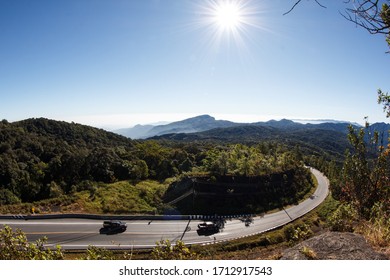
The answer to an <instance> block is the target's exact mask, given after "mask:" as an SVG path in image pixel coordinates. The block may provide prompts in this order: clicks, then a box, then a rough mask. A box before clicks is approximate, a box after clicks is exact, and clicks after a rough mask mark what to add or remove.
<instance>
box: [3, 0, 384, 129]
mask: <svg viewBox="0 0 390 280" xmlns="http://www.w3.org/2000/svg"><path fill="white" fill-rule="evenodd" d="M237 1H238V0H237ZM237 1H235V0H226V1H218V0H213V1H212V0H205V1H202V0H196V1H195V0H126V1H125V0H115V1H108V0H105V1H102V0H74V1H72V0H57V1H51V0H47V1H43V0H36V1H30V0H25V1H22V0H0V38H1V43H0V100H1V102H0V118H1V119H7V120H9V121H17V120H21V119H25V118H30V117H46V118H51V119H58V120H66V121H75V122H79V123H84V124H89V125H94V126H98V127H106V128H119V127H129V126H132V125H135V124H137V123H156V122H159V121H173V120H180V119H184V118H186V117H192V116H196V115H200V114H210V115H213V116H215V117H216V118H218V119H228V120H233V121H243V122H245V121H260V120H268V119H272V118H274V119H279V118H291V119H338V120H348V121H354V122H359V123H362V122H363V118H364V117H365V116H368V117H369V120H370V121H371V122H377V121H388V120H387V119H386V118H385V114H384V113H383V112H382V108H381V106H380V105H378V104H377V103H376V99H377V89H378V88H381V89H383V90H384V91H390V77H389V73H390V72H389V71H388V69H389V65H390V54H386V53H385V52H386V51H387V50H388V48H387V45H386V42H385V38H384V36H381V35H377V36H373V35H370V34H368V33H367V32H366V31H365V30H362V29H360V28H357V27H356V26H355V25H354V24H352V23H350V22H348V21H346V20H345V19H344V18H343V17H342V16H341V15H340V13H339V11H344V9H345V8H346V7H347V6H346V5H345V4H343V1H341V0H340V1H336V0H323V1H322V4H324V5H325V6H327V8H326V9H323V8H320V7H319V6H318V5H316V4H315V2H314V1H303V2H302V4H301V5H300V6H298V7H297V8H296V9H295V10H294V11H293V12H292V13H290V14H288V15H285V16H283V15H282V14H283V13H284V12H286V11H287V10H288V9H289V8H290V7H291V6H292V5H293V3H295V1H293V0H291V1H290V0H289V1H287V0H257V1H238V4H237V5H238V6H239V7H241V8H240V9H239V11H238V13H239V15H238V16H239V19H238V20H236V22H234V23H229V24H231V25H229V26H227V25H226V23H221V22H220V21H219V20H216V14H218V13H219V12H220V11H219V10H218V9H220V8H217V7H221V6H222V7H223V5H226V4H223V3H228V5H233V6H234V5H236V4H234V3H236V2H237ZM221 3H222V4H221ZM234 7H236V6H234ZM223 24H225V26H223Z"/></svg>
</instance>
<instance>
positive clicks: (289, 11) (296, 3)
mask: <svg viewBox="0 0 390 280" xmlns="http://www.w3.org/2000/svg"><path fill="white" fill-rule="evenodd" d="M301 1H302V0H298V1H296V2H295V4H294V5H293V6H292V7H291V9H290V10H288V11H287V12H285V13H284V14H283V15H284V16H285V15H287V14H289V13H291V12H292V10H294V9H295V7H296V6H298V4H299V3H301ZM314 1H315V2H316V3H317V4H318V6H320V7H322V8H326V7H325V6H324V5H322V4H321V3H320V2H319V1H318V0H314Z"/></svg>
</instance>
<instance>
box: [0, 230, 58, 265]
mask: <svg viewBox="0 0 390 280" xmlns="http://www.w3.org/2000/svg"><path fill="white" fill-rule="evenodd" d="M46 241H47V239H46V238H42V239H38V240H37V241H35V243H29V242H28V241H27V237H26V235H25V234H24V233H23V232H22V231H21V230H20V229H17V230H15V231H14V230H12V229H11V228H10V227H9V226H5V227H4V228H3V229H1V230H0V259H1V260H62V259H64V255H63V253H62V251H61V248H60V247H57V248H56V250H51V249H46V248H45V247H44V245H45V243H46Z"/></svg>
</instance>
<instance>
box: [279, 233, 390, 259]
mask: <svg viewBox="0 0 390 280" xmlns="http://www.w3.org/2000/svg"><path fill="white" fill-rule="evenodd" d="M281 259H282V260H308V259H319V260H386V259H388V257H387V256H386V255H384V254H381V253H378V252H376V251H375V250H374V249H373V248H372V247H371V246H370V245H369V244H368V243H367V242H366V240H365V239H364V237H363V236H361V235H359V234H355V233H345V232H326V233H324V234H321V235H318V236H315V237H313V238H310V239H308V240H305V241H303V242H302V243H300V244H298V245H296V246H294V247H293V248H290V249H287V250H285V251H284V252H283V255H282V258H281Z"/></svg>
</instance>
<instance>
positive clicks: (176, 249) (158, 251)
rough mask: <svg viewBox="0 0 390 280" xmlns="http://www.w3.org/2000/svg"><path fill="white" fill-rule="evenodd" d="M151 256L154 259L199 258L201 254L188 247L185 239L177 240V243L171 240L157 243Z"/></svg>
mask: <svg viewBox="0 0 390 280" xmlns="http://www.w3.org/2000/svg"><path fill="white" fill-rule="evenodd" d="M156 245H157V246H156V247H154V249H153V251H152V254H151V258H152V259H153V260H197V259H199V255H198V254H197V253H195V252H193V251H191V249H190V248H188V247H187V246H186V245H185V244H184V242H183V241H181V240H177V241H176V243H175V245H172V243H171V242H170V241H169V240H161V241H159V242H157V243H156Z"/></svg>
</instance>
